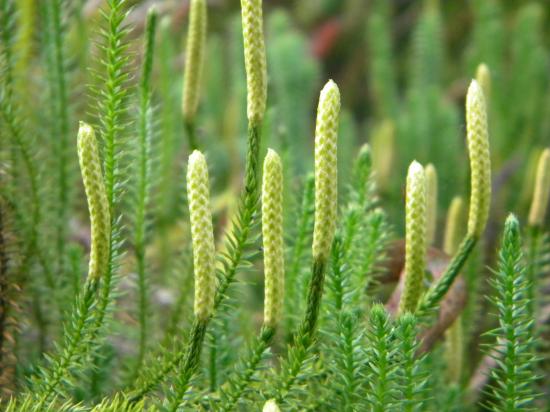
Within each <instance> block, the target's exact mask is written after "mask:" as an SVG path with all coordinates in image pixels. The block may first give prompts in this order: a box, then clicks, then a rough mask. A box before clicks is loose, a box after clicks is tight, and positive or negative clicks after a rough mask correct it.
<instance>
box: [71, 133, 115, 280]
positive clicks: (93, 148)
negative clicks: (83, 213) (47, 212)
mask: <svg viewBox="0 0 550 412" xmlns="http://www.w3.org/2000/svg"><path fill="white" fill-rule="evenodd" d="M77 140H78V158H79V160H80V170H81V173H82V181H83V182H84V189H85V191H86V198H87V199H88V209H89V211H90V223H91V232H92V243H91V247H90V265H89V269H88V277H89V278H90V280H92V281H97V280H98V279H99V278H100V277H101V275H103V274H105V271H106V270H107V265H108V262H109V239H110V228H111V214H110V213H109V203H108V201H107V191H106V189H105V182H104V180H103V173H102V172H101V160H100V158H99V151H98V148H97V139H96V137H95V133H94V130H93V129H92V127H91V126H90V125H88V124H86V123H84V122H81V123H80V129H79V131H78V138H77Z"/></svg>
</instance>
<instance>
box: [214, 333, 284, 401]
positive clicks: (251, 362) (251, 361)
mask: <svg viewBox="0 0 550 412" xmlns="http://www.w3.org/2000/svg"><path fill="white" fill-rule="evenodd" d="M274 336H275V328H272V327H269V326H263V327H262V330H261V331H260V334H259V335H258V336H257V337H256V339H255V341H254V342H253V344H252V346H251V347H250V350H249V353H248V356H246V357H245V358H244V359H242V360H241V362H240V364H239V365H238V366H237V368H236V371H235V373H234V376H233V377H231V378H229V382H230V386H229V388H230V389H229V390H228V391H227V392H226V393H225V396H224V399H223V404H222V405H221V407H220V411H222V412H229V411H231V410H233V409H234V408H235V405H236V404H237V402H238V401H239V399H240V398H241V396H242V395H243V393H244V391H245V390H246V388H247V386H248V385H249V384H250V382H251V380H252V376H253V375H254V373H255V372H256V370H257V369H258V365H259V364H260V362H261V361H262V358H263V356H264V354H265V352H266V351H267V349H268V348H269V345H270V344H271V341H272V340H273V337H274Z"/></svg>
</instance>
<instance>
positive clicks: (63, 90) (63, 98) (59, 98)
mask: <svg viewBox="0 0 550 412" xmlns="http://www.w3.org/2000/svg"><path fill="white" fill-rule="evenodd" d="M50 4H51V6H50V14H51V16H50V18H51V25H52V37H53V45H54V50H53V53H54V58H53V62H54V71H55V93H54V95H55V98H56V100H55V104H54V107H55V110H56V113H55V114H56V117H55V119H56V121H55V123H56V124H57V125H58V126H57V127H58V130H56V133H58V136H57V137H56V142H57V146H56V154H57V157H58V185H59V188H58V189H59V193H58V196H59V197H58V204H57V207H58V210H57V218H58V222H57V254H58V259H59V264H58V268H59V270H61V271H62V272H63V265H64V264H63V259H64V256H65V244H66V238H65V237H66V233H65V232H66V226H67V225H66V221H67V212H68V210H69V207H70V199H69V193H70V190H69V184H70V181H69V165H68V153H67V148H68V147H69V144H68V143H69V108H68V96H67V78H66V62H65V56H64V50H63V41H64V32H63V28H62V20H61V19H62V16H61V7H62V4H61V1H60V0H53V1H52V2H50Z"/></svg>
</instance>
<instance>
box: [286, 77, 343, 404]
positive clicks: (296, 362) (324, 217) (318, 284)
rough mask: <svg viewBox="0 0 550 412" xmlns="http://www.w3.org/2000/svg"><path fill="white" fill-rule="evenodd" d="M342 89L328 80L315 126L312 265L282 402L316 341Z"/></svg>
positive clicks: (331, 227) (333, 208)
mask: <svg viewBox="0 0 550 412" xmlns="http://www.w3.org/2000/svg"><path fill="white" fill-rule="evenodd" d="M339 114H340V91H339V89H338V86H337V85H336V83H334V82H333V81H332V80H329V81H328V82H327V84H326V85H325V86H324V87H323V89H322V90H321V94H320V96H319V106H318V108H317V123H316V128H315V224H314V230H313V247H312V253H313V265H312V275H311V280H310V283H309V289H308V293H307V304H306V312H305V314H304V318H303V320H302V322H301V324H300V326H299V328H298V331H297V333H296V336H295V337H294V342H293V345H292V346H291V347H290V348H289V353H288V357H287V359H285V360H284V361H283V364H282V375H281V376H280V382H278V383H277V386H276V397H275V399H276V401H277V402H279V403H282V402H283V401H284V398H285V396H286V395H287V393H288V392H289V391H290V390H291V389H292V387H293V385H294V383H295V381H296V378H297V376H298V374H299V373H300V369H301V368H302V365H303V363H304V362H305V360H306V357H307V355H308V351H309V348H310V346H311V344H312V343H313V339H314V335H315V332H316V327H317V319H318V317H319V309H320V304H321V298H322V295H323V286H324V280H325V269H326V264H327V259H328V257H329V253H330V248H331V244H332V240H333V237H334V231H335V228H336V217H337V207H338V206H337V203H338V193H337V163H336V161H337V152H336V150H337V149H336V144H337V137H338V119H339Z"/></svg>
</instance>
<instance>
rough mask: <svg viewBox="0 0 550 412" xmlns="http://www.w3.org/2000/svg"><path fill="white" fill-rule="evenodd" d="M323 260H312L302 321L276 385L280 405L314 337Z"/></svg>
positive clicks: (323, 278)
mask: <svg viewBox="0 0 550 412" xmlns="http://www.w3.org/2000/svg"><path fill="white" fill-rule="evenodd" d="M325 267H326V260H325V258H319V257H318V258H314V260H313V268H312V276H311V281H310V284H309V290H308V295H307V307H306V312H305V315H304V319H303V320H302V323H301V325H300V328H299V329H298V333H297V335H296V336H295V337H294V343H293V346H292V347H290V349H289V353H288V355H287V360H286V361H287V363H288V364H287V365H283V367H282V370H284V371H285V375H284V377H283V382H281V383H280V385H278V388H277V392H276V394H275V399H276V400H277V402H278V403H282V402H283V400H284V397H285V395H286V394H287V393H288V392H289V391H290V390H291V389H292V387H293V386H294V383H295V382H296V378H297V377H298V373H299V372H300V370H301V369H302V365H303V363H304V362H305V360H306V357H307V355H308V352H309V349H310V346H311V345H312V343H313V340H314V337H315V331H316V328H317V320H318V318H319V309H320V306H321V298H322V296H323V285H324V283H325Z"/></svg>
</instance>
